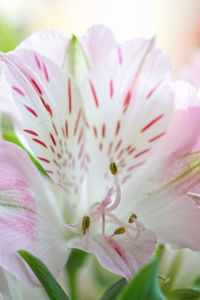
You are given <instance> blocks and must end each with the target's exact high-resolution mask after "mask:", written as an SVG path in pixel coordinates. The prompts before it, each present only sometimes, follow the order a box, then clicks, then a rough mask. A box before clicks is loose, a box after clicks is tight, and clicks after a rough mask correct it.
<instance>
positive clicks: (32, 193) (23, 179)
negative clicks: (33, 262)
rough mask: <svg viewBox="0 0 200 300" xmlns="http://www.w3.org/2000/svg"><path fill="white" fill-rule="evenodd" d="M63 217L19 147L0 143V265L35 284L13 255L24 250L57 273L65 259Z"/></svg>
mask: <svg viewBox="0 0 200 300" xmlns="http://www.w3.org/2000/svg"><path fill="white" fill-rule="evenodd" d="M63 223H64V222H63V220H62V217H61V215H60V213H59V211H58V207H57V205H56V203H55V199H54V197H53V195H52V193H51V192H50V190H49V189H48V185H47V183H46V181H44V179H43V178H42V177H41V175H40V173H39V172H38V171H37V169H36V168H35V167H34V166H33V165H32V163H31V162H30V160H29V157H28V156H27V154H26V153H25V152H24V151H23V150H22V149H21V148H19V147H17V146H15V145H13V144H10V143H6V142H1V143H0V233H1V241H0V266H1V267H3V268H4V269H6V270H7V271H9V272H11V273H12V274H14V275H15V276H16V277H17V278H18V279H20V280H22V281H24V282H27V283H29V284H31V285H36V284H38V281H37V280H36V278H35V277H34V276H33V273H32V272H31V271H30V270H29V268H28V267H26V266H25V264H24V263H23V262H22V259H21V258H20V257H19V255H18V254H17V251H18V250H20V249H25V250H27V251H29V252H31V253H33V254H34V255H36V256H37V257H39V258H40V259H41V260H42V261H43V262H44V263H45V264H46V265H47V266H48V268H49V269H50V270H51V271H52V272H53V274H54V275H55V276H58V275H59V273H60V271H61V269H62V267H63V266H64V264H65V262H66V259H67V248H66V243H65V240H64V232H63V231H64V228H63Z"/></svg>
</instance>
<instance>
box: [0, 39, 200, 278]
mask: <svg viewBox="0 0 200 300" xmlns="http://www.w3.org/2000/svg"><path fill="white" fill-rule="evenodd" d="M1 59H2V61H3V63H4V70H5V74H6V78H7V80H8V82H9V84H10V86H11V88H12V92H13V98H14V100H15V104H16V105H17V107H18V109H19V111H20V114H21V119H22V132H23V133H24V135H25V137H26V140H27V142H28V144H29V146H30V147H31V149H32V151H33V153H34V155H35V157H36V158H37V159H38V160H39V161H40V163H41V164H42V166H43V167H44V169H45V170H46V172H47V173H48V174H49V176H50V177H51V179H52V180H53V182H54V183H55V184H57V185H59V186H60V187H61V188H62V189H63V191H64V192H63V193H64V195H65V198H66V211H64V212H63V214H64V215H68V217H70V219H71V224H69V222H68V224H65V230H66V232H67V231H72V232H74V235H75V236H76V237H75V238H74V239H72V240H71V241H69V242H68V247H76V248H80V249H83V250H85V251H88V252H90V253H93V254H95V255H96V256H97V258H98V260H99V261H100V262H101V264H102V265H103V266H104V267H105V268H107V269H108V270H110V271H112V272H114V273H117V274H120V275H122V276H124V277H126V278H127V279H128V280H129V279H130V278H131V277H132V275H133V273H135V272H136V271H137V270H138V269H139V268H140V266H141V265H142V264H144V263H145V262H147V261H148V260H149V259H150V257H151V255H152V253H153V251H154V250H155V247H156V242H157V238H158V239H159V240H160V241H163V242H172V243H176V244H177V246H183V247H190V248H192V249H195V250H199V249H200V237H199V234H198V228H199V225H200V211H199V208H198V207H197V206H196V205H195V203H194V201H193V199H192V198H191V197H190V196H188V195H187V193H184V192H183V191H182V187H183V185H184V184H185V182H186V183H187V182H189V181H190V180H191V177H187V178H188V181H187V180H185V178H186V176H183V173H182V172H183V171H184V170H183V169H186V170H185V171H184V172H188V168H189V167H190V166H188V161H187V160H186V161H184V159H180V160H178V162H179V161H181V163H183V165H182V164H181V167H180V168H179V169H178V171H179V172H178V175H176V174H174V173H175V172H176V170H177V165H176V161H177V159H178V158H179V155H185V152H186V153H188V152H190V151H191V150H192V149H193V146H194V144H195V145H196V141H197V139H198V137H199V132H198V131H197V130H194V131H191V130H193V129H194V128H196V126H199V123H200V118H199V115H200V110H199V106H198V104H195V105H194V107H191V108H190V105H189V104H188V103H186V104H185V106H184V108H183V107H181V108H180V110H177V113H173V107H174V95H173V92H172V87H171V84H170V74H169V61H168V58H167V57H166V55H165V54H164V53H162V51H160V50H158V49H157V48H156V47H155V44H154V41H152V40H134V41H129V42H127V43H125V44H124V45H122V46H120V47H118V46H116V47H114V48H113V49H112V50H111V51H109V53H108V54H107V55H106V56H105V57H104V59H102V61H101V64H98V65H97V66H94V67H93V68H92V71H91V72H89V73H88V74H85V79H84V80H83V81H82V83H80V82H79V85H77V83H76V82H75V81H74V80H73V78H72V77H71V76H70V75H69V74H68V73H67V72H65V71H63V70H62V69H61V68H60V67H59V66H58V65H56V64H55V63H54V62H53V61H52V60H49V59H48V58H46V57H45V56H42V55H41V54H39V53H36V51H33V50H27V49H23V50H21V49H20V50H16V51H15V52H13V53H9V54H4V55H3V54H2V55H1ZM187 92H188V88H186V91H185V90H184V93H183V95H182V96H183V97H184V99H188V101H189V100H190V99H191V98H192V99H193V98H194V99H193V100H194V101H193V102H194V103H196V100H195V95H194V94H193V93H192V94H187ZM176 93H177V92H176ZM184 99H183V100H184ZM184 103H185V102H184ZM172 116H173V117H172ZM174 122H177V124H178V125H177V124H176V123H175V125H174ZM188 123H189V124H190V127H189V128H188ZM183 128H184V130H185V132H184V134H185V135H186V136H185V138H184V137H180V135H181V134H182V130H183ZM173 131H174V132H173ZM191 132H192V134H191V135H190V133H191ZM172 139H174V143H173V144H172V143H171V140H172ZM174 161H175V166H174V164H173V162H174ZM110 164H111V168H110V169H111V170H109V166H110ZM10 168H12V162H11V164H10ZM117 168H118V172H117ZM165 169H166V171H165ZM4 172H6V169H5V170H4ZM27 172H28V170H27ZM165 172H166V173H167V174H165ZM190 173H191V172H190ZM192 175H193V174H192ZM24 176H26V174H24ZM197 176H198V175H197V173H195V176H193V177H194V179H196V181H197V179H198V178H197ZM182 177H183V179H184V180H179V179H182ZM193 177H192V179H193ZM174 182H175V183H177V184H178V187H176V185H174V184H173V183H174ZM168 186H169V188H168ZM13 196H14V194H13ZM4 197H5V195H4ZM42 198H43V197H39V198H38V199H39V200H38V202H39V201H40V199H42ZM70 208H71V211H70ZM7 211H9V209H7ZM0 212H1V213H2V214H4V211H3V210H2V211H0ZM19 214H20V211H19ZM38 214H39V215H40V206H39V205H38ZM50 218H52V217H50ZM191 218H192V220H191ZM63 228H64V224H63ZM56 230H58V232H59V228H58V227H57V228H56ZM61 236H62V234H61ZM52 239H53V237H52ZM4 243H5V241H4ZM56 244H57V246H58V247H59V242H58V241H56ZM41 245H43V242H42V240H41ZM61 245H62V243H61ZM20 246H21V248H23V245H20ZM16 250H17V249H16V248H14V249H13V253H15V251H16ZM0 251H1V250H0ZM38 253H39V251H38ZM38 255H39V254H38ZM0 257H1V252H0ZM44 262H45V263H47V265H48V264H49V262H48V261H44ZM10 269H11V268H10ZM13 272H14V271H13ZM15 272H17V270H15Z"/></svg>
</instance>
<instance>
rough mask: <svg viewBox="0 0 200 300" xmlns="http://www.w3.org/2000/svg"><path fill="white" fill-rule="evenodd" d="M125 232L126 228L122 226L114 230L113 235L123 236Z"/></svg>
mask: <svg viewBox="0 0 200 300" xmlns="http://www.w3.org/2000/svg"><path fill="white" fill-rule="evenodd" d="M125 231H126V227H124V226H122V227H119V228H117V229H116V230H115V232H114V235H118V234H123V233H124V232H125Z"/></svg>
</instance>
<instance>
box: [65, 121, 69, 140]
mask: <svg viewBox="0 0 200 300" xmlns="http://www.w3.org/2000/svg"><path fill="white" fill-rule="evenodd" d="M65 132H66V137H67V138H68V123H67V121H65Z"/></svg>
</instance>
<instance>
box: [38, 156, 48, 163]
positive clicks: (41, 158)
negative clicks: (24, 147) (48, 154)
mask: <svg viewBox="0 0 200 300" xmlns="http://www.w3.org/2000/svg"><path fill="white" fill-rule="evenodd" d="M38 159H39V160H42V161H44V162H46V163H50V160H48V159H46V158H44V157H38Z"/></svg>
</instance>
